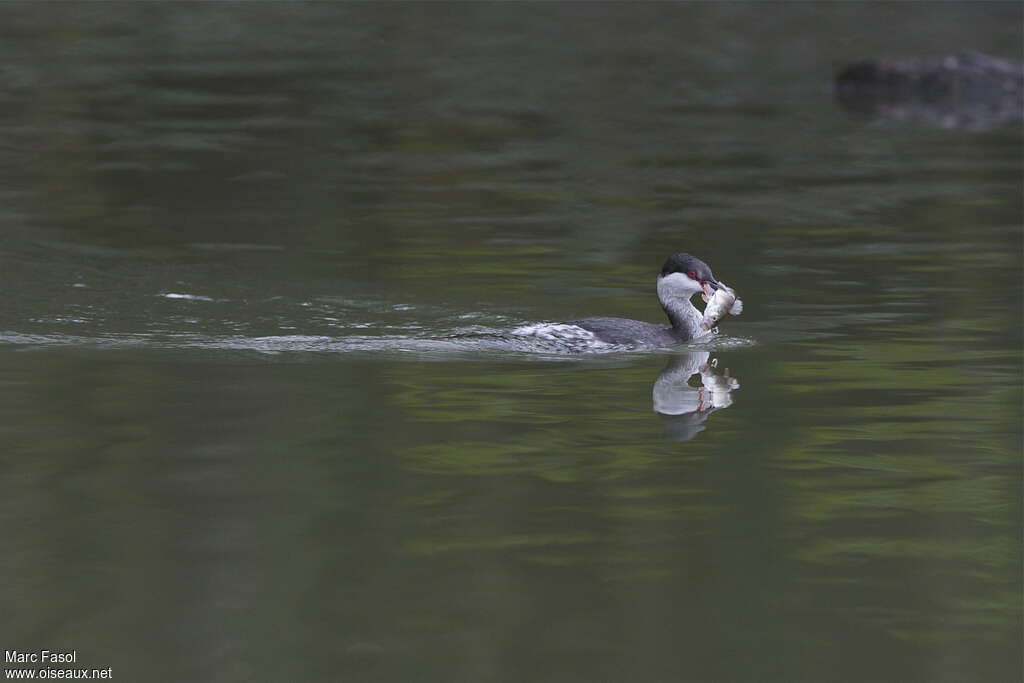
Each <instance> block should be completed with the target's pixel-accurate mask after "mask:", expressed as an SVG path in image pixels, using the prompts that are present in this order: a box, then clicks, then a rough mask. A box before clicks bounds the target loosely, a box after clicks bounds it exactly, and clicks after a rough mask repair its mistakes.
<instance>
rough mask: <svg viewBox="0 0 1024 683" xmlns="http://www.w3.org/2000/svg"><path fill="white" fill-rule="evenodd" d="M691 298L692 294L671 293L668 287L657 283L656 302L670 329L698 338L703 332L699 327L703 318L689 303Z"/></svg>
mask: <svg viewBox="0 0 1024 683" xmlns="http://www.w3.org/2000/svg"><path fill="white" fill-rule="evenodd" d="M692 296H693V292H676V291H672V289H671V288H670V287H667V286H662V283H661V282H659V283H658V300H659V301H661V307H662V308H663V309H665V315H667V316H668V319H669V322H671V323H672V329H673V330H676V331H678V332H683V333H685V334H686V336H687V337H689V338H693V337H696V336H699V335H700V334H701V333H703V331H704V330H703V328H702V327H701V321H702V320H703V319H704V316H703V314H702V313H701V312H700V311H699V310H697V307H696V306H694V305H693V304H692V303H691V302H690V297H692Z"/></svg>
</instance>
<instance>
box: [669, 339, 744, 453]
mask: <svg viewBox="0 0 1024 683" xmlns="http://www.w3.org/2000/svg"><path fill="white" fill-rule="evenodd" d="M716 365H717V362H716V361H715V360H713V359H712V358H711V354H709V353H708V352H706V351H700V352H689V353H679V354H675V355H673V356H672V357H671V359H670V360H669V363H668V365H667V366H666V367H665V369H664V370H662V371H661V374H660V375H658V379H657V380H656V381H655V382H654V391H653V397H652V398H653V404H654V412H656V413H659V414H660V415H661V417H662V420H663V421H664V423H665V435H666V436H667V437H668V438H670V439H672V440H673V441H689V440H690V439H692V438H693V437H695V436H697V434H699V433H701V432H702V431H704V421H705V420H707V419H708V416H709V415H711V413H713V412H715V411H716V410H721V409H722V408H728V407H729V406H730V405H732V395H731V394H732V392H733V391H734V390H736V389H739V388H740V383H739V381H738V380H737V379H736V378H735V377H731V376H730V375H729V370H728V369H726V370H725V372H724V373H723V374H717V373H716V372H715V366H716ZM695 376H696V377H699V378H700V385H699V386H691V384H690V379H691V378H692V377H695Z"/></svg>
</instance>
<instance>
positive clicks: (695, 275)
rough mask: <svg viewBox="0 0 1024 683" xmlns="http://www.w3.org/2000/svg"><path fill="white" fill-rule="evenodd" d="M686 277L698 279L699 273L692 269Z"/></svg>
mask: <svg viewBox="0 0 1024 683" xmlns="http://www.w3.org/2000/svg"><path fill="white" fill-rule="evenodd" d="M686 277H688V278H690V279H691V280H696V279H697V273H696V272H694V271H692V270H691V271H689V272H688V273H687V274H686Z"/></svg>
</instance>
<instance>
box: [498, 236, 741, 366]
mask: <svg viewBox="0 0 1024 683" xmlns="http://www.w3.org/2000/svg"><path fill="white" fill-rule="evenodd" d="M722 287H724V285H722V283H720V282H719V281H718V280H716V279H715V276H714V275H713V274H712V273H711V268H709V267H708V264H706V263H704V262H703V261H701V260H700V259H699V258H696V257H695V256H691V255H690V254H672V255H671V256H669V257H668V259H667V260H666V261H665V265H663V266H662V267H661V273H660V274H659V275H658V300H659V301H660V302H661V307H662V308H663V309H665V315H667V316H668V319H669V322H670V323H672V324H671V326H669V327H665V326H664V325H655V324H653V323H645V322H641V321H639V320H629V319H628V318H584V319H582V320H572V321H569V322H567V323H542V324H539V325H529V326H527V327H521V328H519V329H517V330H515V333H516V334H519V335H524V336H531V337H537V338H539V339H542V340H544V341H547V342H551V343H553V344H555V345H557V346H558V347H560V348H563V349H565V350H568V351H572V352H577V353H579V352H586V351H601V350H614V349H620V348H621V349H644V348H664V347H668V346H674V345H676V344H679V343H681V342H687V341H691V340H694V339H698V338H700V337H704V336H707V335H709V334H711V332H709V331H708V330H707V329H705V328H704V327H703V326H702V325H701V323H702V322H703V315H702V313H701V312H700V311H699V310H697V308H696V307H695V306H694V305H693V304H692V303H691V302H690V297H692V296H693V295H694V294H700V293H702V292H703V293H704V294H707V295H711V293H712V291H714V290H718V289H720V288H722Z"/></svg>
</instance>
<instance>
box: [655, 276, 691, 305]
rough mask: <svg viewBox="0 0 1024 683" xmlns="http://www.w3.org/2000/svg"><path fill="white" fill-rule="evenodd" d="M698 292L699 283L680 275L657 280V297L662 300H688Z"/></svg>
mask: <svg viewBox="0 0 1024 683" xmlns="http://www.w3.org/2000/svg"><path fill="white" fill-rule="evenodd" d="M699 291H701V288H700V283H698V282H697V281H696V280H691V279H690V278H689V277H688V276H686V275H683V274H682V273H672V274H671V275H666V276H665V277H662V278H658V296H659V297H660V298H662V299H665V298H668V297H671V298H680V299H689V298H690V297H691V296H693V295H694V294H696V293H697V292H699Z"/></svg>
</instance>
